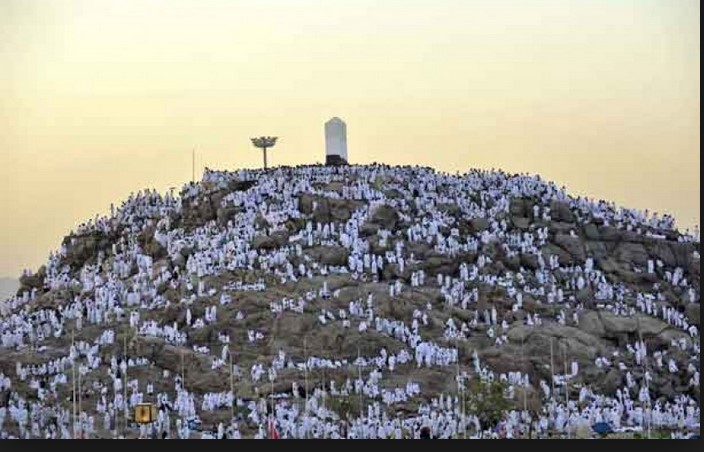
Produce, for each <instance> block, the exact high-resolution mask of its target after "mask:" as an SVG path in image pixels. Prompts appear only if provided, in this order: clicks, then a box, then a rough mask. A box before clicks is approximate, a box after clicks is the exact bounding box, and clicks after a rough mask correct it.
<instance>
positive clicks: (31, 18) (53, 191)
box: [0, 0, 700, 276]
mask: <svg viewBox="0 0 704 452" xmlns="http://www.w3.org/2000/svg"><path fill="white" fill-rule="evenodd" d="M699 14H700V6H699V2H698V1H694V0H691V1H690V0H659V1H656V0H612V1H606V0H594V1H588V2H587V1H584V0H572V1H570V0H559V1H550V0H514V1H508V0H486V1H480V0H474V1H472V0H432V1H431V0H428V1H414V0H378V1H370V0H355V1H346V0H328V1H310V0H309V1H305V0H295V1H294V0H287V1H283V0H281V1H274V0H251V1H236V0H231V1H203V0H170V1H156V0H151V1H126V0H125V1H102V0H84V1H77V0H76V1H74V0H66V1H61V0H56V1H42V2H40V1H31V0H26V1H23V0H3V1H0V68H2V70H0V99H1V100H0V180H2V184H3V185H2V187H1V188H0V209H1V211H2V212H3V221H2V222H0V275H11V276H17V275H19V272H20V269H21V268H24V267H32V268H36V267H37V266H38V265H40V264H41V263H43V262H44V261H45V259H46V256H47V254H48V252H49V250H50V249H54V248H55V247H56V246H58V245H59V243H60V239H61V238H62V237H63V235H65V234H66V233H67V232H68V231H69V230H70V229H71V228H72V227H74V226H75V225H76V224H77V223H79V222H80V221H83V220H85V219H88V218H91V217H93V216H94V215H95V214H96V213H99V212H100V213H104V212H107V211H108V210H109V206H110V203H111V202H115V203H116V204H117V203H119V202H120V201H121V200H122V199H124V198H125V197H126V196H128V195H129V193H130V192H131V191H136V190H138V189H140V188H146V187H155V188H157V189H159V190H166V189H168V188H169V187H171V186H180V185H181V184H182V183H183V182H185V181H187V180H188V179H190V177H191V149H192V147H193V146H197V147H198V154H197V155H198V159H197V163H198V167H199V168H202V167H203V166H204V165H207V166H210V167H216V168H228V169H233V168H237V167H254V166H259V165H260V164H261V155H260V153H259V152H256V151H255V150H253V149H252V148H251V145H250V143H249V137H250V136H254V135H257V134H267V135H278V136H280V137H281V139H280V142H279V144H277V146H276V147H275V148H274V149H273V151H271V153H270V157H269V161H270V164H273V165H279V164H298V163H311V162H315V161H318V162H322V161H323V159H324V155H323V154H324V135H323V123H324V122H325V121H326V120H328V119H329V118H331V117H333V116H339V117H341V118H342V119H344V120H345V121H346V122H347V125H348V148H349V159H350V161H351V162H352V163H365V162H371V161H379V162H385V163H389V164H421V165H430V166H433V167H435V168H437V169H439V170H446V171H453V172H454V171H456V170H460V171H464V170H466V169H468V168H471V167H480V168H491V167H496V168H502V169H505V170H507V171H512V172H530V173H538V174H540V175H541V176H543V177H545V178H547V179H551V180H554V181H556V182H558V183H560V184H565V185H567V187H568V188H569V189H570V191H571V192H572V193H574V194H586V195H589V196H593V197H598V198H603V199H609V200H613V201H616V202H617V203H619V204H621V205H626V206H629V207H637V208H650V209H651V210H656V211H659V212H665V213H671V214H674V215H675V216H676V218H677V219H678V223H679V225H680V226H684V227H688V226H692V225H694V224H699V141H700V136H699V116H700V114H699V81H700V73H699V64H700V45H699V38H700V23H699Z"/></svg>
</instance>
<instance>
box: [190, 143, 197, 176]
mask: <svg viewBox="0 0 704 452" xmlns="http://www.w3.org/2000/svg"><path fill="white" fill-rule="evenodd" d="M191 182H193V183H195V182H196V148H195V147H194V148H193V152H192V153H191Z"/></svg>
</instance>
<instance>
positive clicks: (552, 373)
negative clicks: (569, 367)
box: [550, 337, 555, 398]
mask: <svg viewBox="0 0 704 452" xmlns="http://www.w3.org/2000/svg"><path fill="white" fill-rule="evenodd" d="M550 378H551V380H550V383H551V385H552V393H551V394H550V396H551V397H552V398H554V397H555V362H554V361H553V352H552V337H551V338H550Z"/></svg>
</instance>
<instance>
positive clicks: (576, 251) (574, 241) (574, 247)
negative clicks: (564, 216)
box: [555, 234, 587, 262]
mask: <svg viewBox="0 0 704 452" xmlns="http://www.w3.org/2000/svg"><path fill="white" fill-rule="evenodd" d="M555 244H557V245H558V246H559V247H561V248H562V249H564V250H565V251H567V253H569V255H570V256H571V257H572V258H573V259H575V260H576V261H578V262H584V261H585V260H586V258H587V255H586V252H585V250H584V244H583V243H582V241H581V240H580V239H579V237H572V236H570V235H568V234H557V235H556V236H555Z"/></svg>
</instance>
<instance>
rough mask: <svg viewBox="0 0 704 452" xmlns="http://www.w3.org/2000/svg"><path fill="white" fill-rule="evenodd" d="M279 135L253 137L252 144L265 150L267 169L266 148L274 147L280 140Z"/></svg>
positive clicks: (265, 167)
mask: <svg viewBox="0 0 704 452" xmlns="http://www.w3.org/2000/svg"><path fill="white" fill-rule="evenodd" d="M278 139H279V137H257V138H252V139H251V140H252V144H253V145H254V147H256V148H259V149H261V150H262V151H264V169H267V165H266V150H267V149H268V148H271V147H274V145H275V144H276V140H278Z"/></svg>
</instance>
